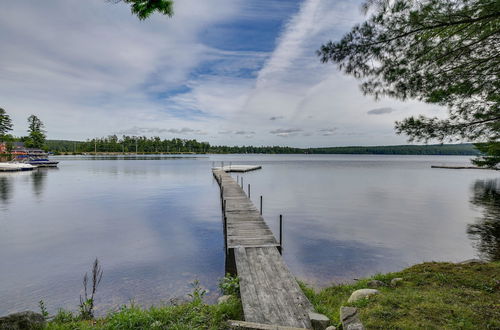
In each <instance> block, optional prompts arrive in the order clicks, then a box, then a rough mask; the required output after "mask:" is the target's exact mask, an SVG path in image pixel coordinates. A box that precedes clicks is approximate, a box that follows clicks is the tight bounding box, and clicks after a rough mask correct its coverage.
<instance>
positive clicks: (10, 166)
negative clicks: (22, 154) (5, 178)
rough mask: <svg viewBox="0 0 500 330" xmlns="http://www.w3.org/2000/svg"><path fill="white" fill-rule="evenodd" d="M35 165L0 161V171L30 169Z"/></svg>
mask: <svg viewBox="0 0 500 330" xmlns="http://www.w3.org/2000/svg"><path fill="white" fill-rule="evenodd" d="M35 168H36V166H33V165H31V164H25V163H18V162H6V163H0V172H17V171H32V170H33V169H35Z"/></svg>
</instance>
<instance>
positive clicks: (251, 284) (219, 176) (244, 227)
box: [213, 169, 313, 329]
mask: <svg viewBox="0 0 500 330" xmlns="http://www.w3.org/2000/svg"><path fill="white" fill-rule="evenodd" d="M213 175H214V177H215V178H216V180H217V182H218V183H219V186H220V189H221V202H222V208H223V217H224V237H225V240H226V251H227V257H228V258H234V264H235V266H236V272H237V275H238V277H239V279H240V293H241V301H242V304H243V312H244V316H245V321H246V322H251V323H255V324H263V325H273V326H282V327H292V328H301V329H310V328H311V327H312V325H311V318H310V315H311V314H310V313H312V312H313V307H312V305H311V303H310V302H309V300H308V299H307V298H306V296H305V295H304V293H303V292H302V290H301V289H300V287H299V285H298V283H297V281H296V280H295V278H294V276H293V275H292V274H291V272H290V271H289V270H288V267H287V266H286V264H285V262H284V260H283V258H282V256H281V255H280V253H279V250H278V248H279V247H280V244H279V243H278V241H277V240H276V238H275V237H274V235H273V233H272V232H271V230H270V229H269V227H268V226H267V224H266V223H265V221H264V219H263V218H262V216H261V214H260V212H259V210H257V208H256V207H255V206H254V205H253V203H252V201H251V200H250V199H249V198H248V197H247V196H246V194H245V192H244V191H243V189H242V188H241V187H240V186H239V185H238V183H237V182H236V181H235V180H234V179H233V178H232V177H231V176H230V175H229V174H228V173H226V171H224V170H222V169H213ZM259 329H260V328H259Z"/></svg>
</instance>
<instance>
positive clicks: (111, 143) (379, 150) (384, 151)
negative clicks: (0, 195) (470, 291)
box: [45, 136, 481, 156]
mask: <svg viewBox="0 0 500 330" xmlns="http://www.w3.org/2000/svg"><path fill="white" fill-rule="evenodd" d="M45 146H46V149H47V151H50V152H53V153H55V154H136V153H137V154H186V153H187V154H189V153H191V154H247V153H248V154H361V155H370V154H373V155H460V156H479V155H481V152H480V151H479V150H478V149H477V148H476V147H475V146H474V144H471V143H462V144H430V145H393V146H346V147H317V148H294V147H287V146H213V145H210V144H209V143H208V142H198V141H196V140H184V139H177V138H175V139H171V140H161V139H160V138H159V137H156V138H147V137H130V136H123V137H122V138H118V137H116V136H110V137H106V138H101V139H92V140H87V141H85V142H82V141H66V140H47V141H46V143H45Z"/></svg>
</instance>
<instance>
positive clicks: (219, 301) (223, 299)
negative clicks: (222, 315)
mask: <svg viewBox="0 0 500 330" xmlns="http://www.w3.org/2000/svg"><path fill="white" fill-rule="evenodd" d="M229 299H231V296H230V295H225V296H221V297H219V298H217V304H219V305H220V304H224V303H227V302H228V301H229Z"/></svg>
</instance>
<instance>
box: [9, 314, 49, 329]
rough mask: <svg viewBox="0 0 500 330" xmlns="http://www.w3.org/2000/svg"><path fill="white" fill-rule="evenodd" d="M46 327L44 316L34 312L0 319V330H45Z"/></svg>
mask: <svg viewBox="0 0 500 330" xmlns="http://www.w3.org/2000/svg"><path fill="white" fill-rule="evenodd" d="M44 326H45V318H44V317H43V315H42V314H38V313H35V312H32V311H26V312H20V313H14V314H10V315H7V316H3V317H0V329H2V330H18V329H19V330H21V329H23V330H24V329H43V328H44Z"/></svg>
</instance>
